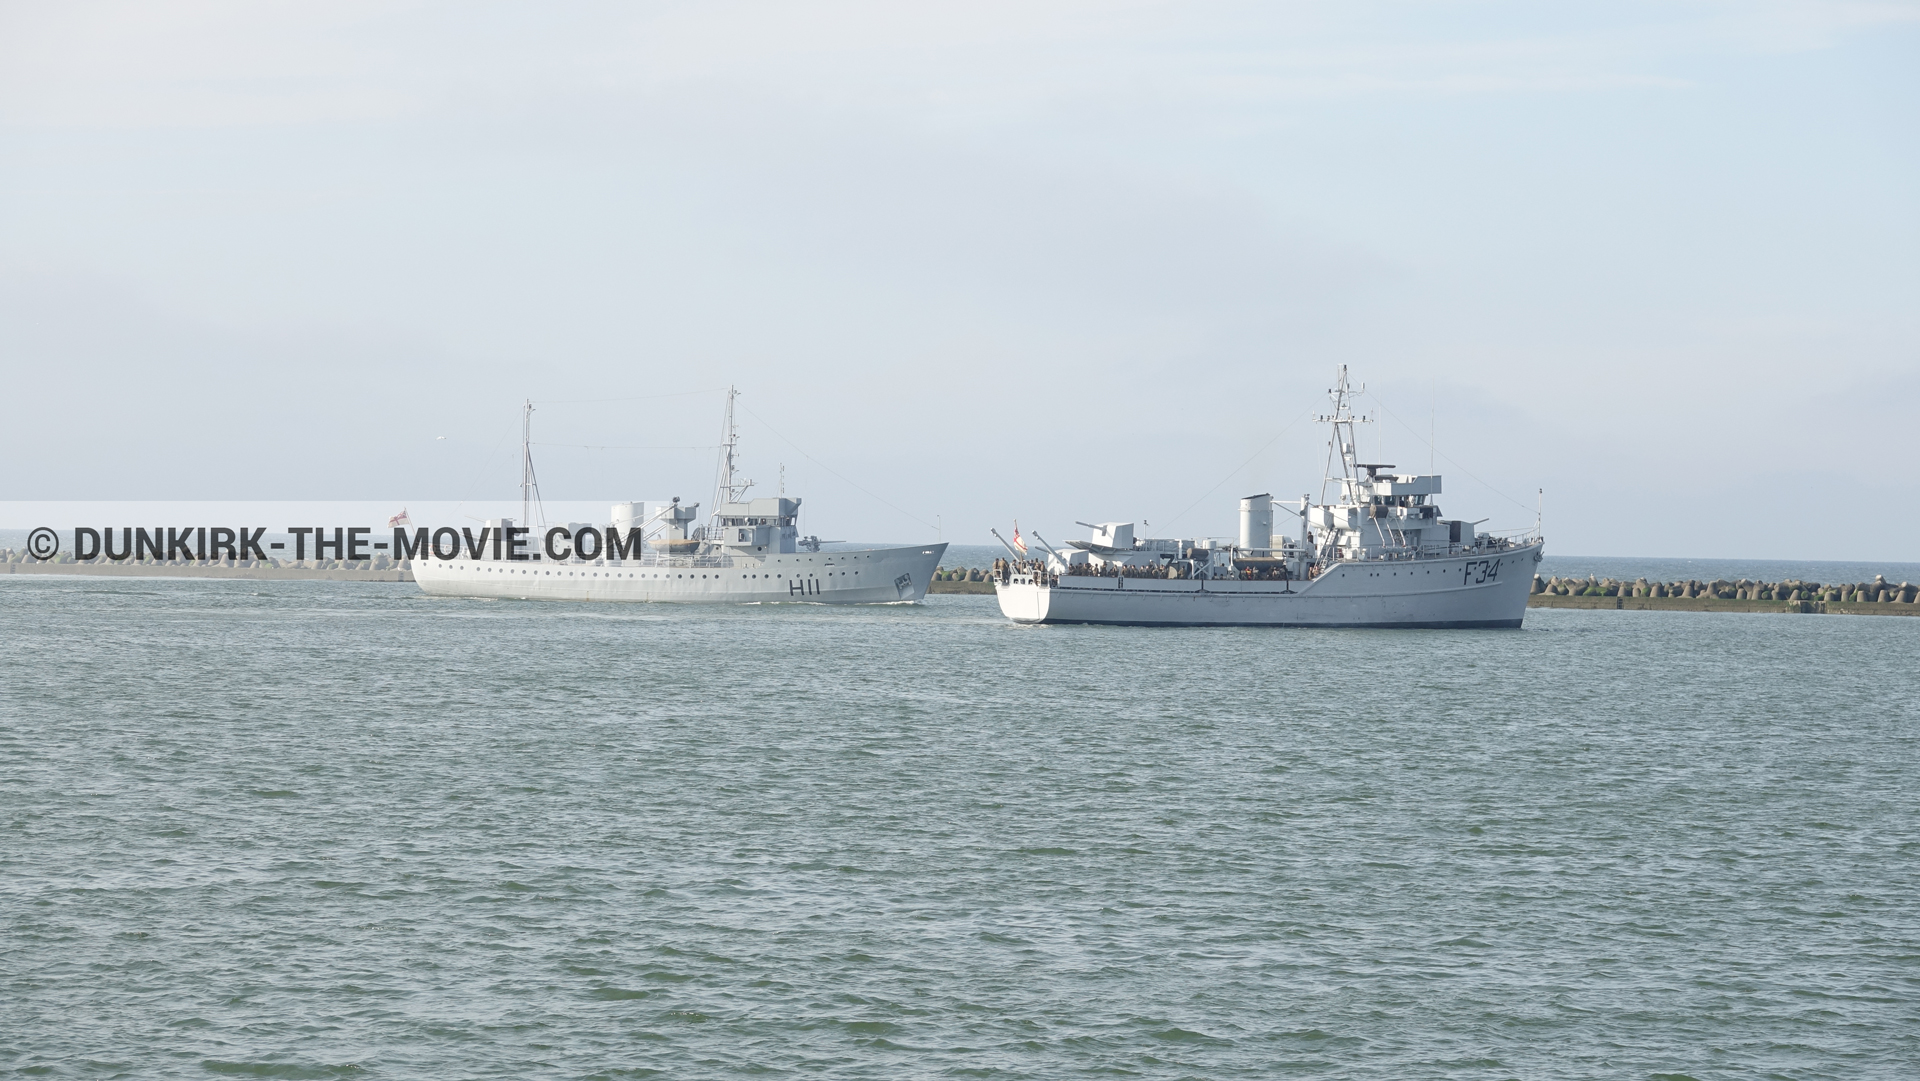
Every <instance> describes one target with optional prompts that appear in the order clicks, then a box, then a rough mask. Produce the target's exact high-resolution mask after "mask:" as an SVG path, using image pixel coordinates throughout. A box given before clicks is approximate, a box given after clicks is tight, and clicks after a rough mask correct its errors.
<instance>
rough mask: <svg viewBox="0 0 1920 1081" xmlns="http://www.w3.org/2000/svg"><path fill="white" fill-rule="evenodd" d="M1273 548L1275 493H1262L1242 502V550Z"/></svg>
mask: <svg viewBox="0 0 1920 1081" xmlns="http://www.w3.org/2000/svg"><path fill="white" fill-rule="evenodd" d="M1272 547H1273V493H1272V492H1261V493H1260V494H1259V495H1250V496H1248V497H1246V498H1245V499H1242V500H1241V501H1240V548H1241V550H1243V551H1244V550H1246V549H1249V548H1262V549H1265V548H1272Z"/></svg>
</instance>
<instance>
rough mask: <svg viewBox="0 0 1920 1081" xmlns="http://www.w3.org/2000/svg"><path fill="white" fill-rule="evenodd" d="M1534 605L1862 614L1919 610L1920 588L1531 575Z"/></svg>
mask: <svg viewBox="0 0 1920 1081" xmlns="http://www.w3.org/2000/svg"><path fill="white" fill-rule="evenodd" d="M1528 606H1529V607H1533V608H1621V609H1634V610H1649V611H1651V610H1663V609H1664V610H1668V611H1692V612H1723V611H1724V612H1737V611H1755V612H1759V611H1764V612H1807V613H1814V612H1836V613H1838V612H1844V613H1849V614H1864V615H1920V589H1916V588H1915V586H1914V585H1913V583H1911V582H1901V583H1899V584H1897V585H1896V584H1894V583H1891V582H1888V581H1887V580H1886V578H1885V577H1884V576H1881V575H1875V576H1874V579H1873V581H1871V582H1809V581H1804V580H1802V579H1798V578H1791V579H1788V580H1786V581H1782V582H1759V581H1755V580H1753V579H1751V578H1742V579H1739V580H1737V581H1734V580H1729V579H1725V578H1716V579H1714V580H1713V581H1711V582H1708V581H1701V580H1699V579H1693V578H1690V579H1687V580H1685V581H1673V582H1652V581H1648V580H1647V579H1645V578H1636V579H1634V580H1633V581H1631V582H1628V581H1623V580H1620V579H1617V578H1595V577H1593V576H1591V575H1589V576H1588V577H1585V578H1539V577H1535V578H1534V580H1533V596H1532V597H1531V598H1530V600H1529V602H1528Z"/></svg>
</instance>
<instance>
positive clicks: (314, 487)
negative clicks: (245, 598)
mask: <svg viewBox="0 0 1920 1081" xmlns="http://www.w3.org/2000/svg"><path fill="white" fill-rule="evenodd" d="M1339 364H1348V365H1351V366H1352V368H1353V370H1354V375H1355V378H1356V380H1364V381H1365V382H1366V383H1367V384H1368V387H1369V391H1370V393H1369V396H1368V398H1366V399H1363V400H1362V402H1363V404H1364V405H1366V406H1367V407H1368V408H1369V409H1379V410H1383V411H1382V412H1381V421H1380V423H1378V424H1376V425H1372V426H1370V427H1369V429H1368V430H1367V431H1366V433H1365V436H1366V438H1367V439H1368V440H1369V442H1368V445H1367V446H1364V447H1363V450H1364V451H1366V453H1367V455H1368V456H1369V457H1370V458H1373V459H1375V460H1385V461H1389V462H1395V463H1397V464H1399V465H1401V466H1403V467H1414V468H1420V469H1425V468H1426V466H1427V464H1428V462H1429V460H1430V459H1431V460H1433V461H1435V463H1436V465H1437V467H1438V468H1439V470H1440V471H1441V472H1443V473H1445V474H1446V477H1447V480H1446V484H1447V492H1448V495H1447V497H1446V498H1445V499H1444V500H1443V505H1444V506H1445V508H1446V509H1447V511H1448V513H1449V514H1457V515H1459V516H1462V517H1466V518H1483V517H1490V518H1492V521H1491V522H1490V523H1488V527H1489V528H1492V527H1518V526H1522V525H1530V524H1531V522H1532V519H1533V507H1534V504H1535V491H1536V489H1540V488H1544V489H1545V490H1546V525H1547V529H1548V538H1549V545H1550V547H1551V548H1553V549H1555V550H1557V551H1559V552H1561V553H1583V554H1618V555H1633V554H1639V555H1701V556H1756V557H1758V556H1772V557H1800V558H1816V559H1817V558H1833V559H1843V558H1852V559H1890V560H1916V559H1920V545H1916V541H1915V539H1914V538H1915V537H1916V536H1920V469H1916V460H1915V459H1916V457H1917V455H1916V447H1920V437H1916V434H1915V433H1916V429H1917V428H1920V3H1909V2H1887V3H1831V4H1820V3H1796V2H1779V3H1735V2H1719V3H1704V2H1703V3H1667V4H1636V3H1607V4H1591V5H1586V6H1584V7H1582V6H1579V5H1567V4H1547V5H1543V4H1538V3H1511V4H1508V3H1441V2H1426V3H1360V2H1352V0H1347V2H1338V3H1333V2H1328V3H1285V2H1274V0H1268V2H1263V3H1257V4H1256V3H1247V4H1234V3H1210V4H1197V3H1147V2H1138V3H1126V2H1106V3H1098V4H1094V3H1051V4H1050V3H1035V2H1031V0H1024V2H1021V3H1007V4H1001V3H992V2H981V0H972V2H968V3H964V4H960V3H955V4H939V3H913V4H902V3H816V4H803V3H698V4H695V3H663V4H635V3H620V4H594V3H573V4H562V3H550V4H511V5H502V4H486V3H473V2H465V3H459V4H452V3H444V4H443V3H395V2H383V3H378V4H360V3H327V4H312V3H301V4H291V3H289V4H278V3H261V2H257V0H255V2H247V3H195V2H188V0H173V2H169V3H166V4H150V3H124V4H116V3H100V4H94V3H59V4H45V3H0V376H3V377H4V384H3V385H4V388H5V389H4V392H0V410H3V411H4V412H3V413H0V417H3V426H0V499H10V500H27V499H33V500H45V499H90V500H100V499H130V500H131V499H142V500H154V499H207V500H210V499H274V500H297V499H337V500H363V499H364V500H392V501H394V502H396V503H403V502H406V501H409V500H413V501H422V502H424V501H427V500H460V499H479V498H507V499H511V498H513V496H514V485H515V484H516V483H517V480H518V463H517V448H516V446H515V441H516V440H517V437H518V425H519V403H520V402H521V400H522V399H524V398H533V399H535V400H536V401H537V402H540V403H542V404H540V406H539V408H538V411H537V413H536V415H535V425H536V439H537V440H540V441H542V442H545V443H551V444H572V445H571V446H543V447H540V448H537V449H538V454H539V464H540V472H541V480H542V483H543V488H544V490H545V492H546V493H547V494H548V495H549V496H552V497H555V498H567V499H590V500H600V501H612V500H614V499H616V498H647V499H652V498H661V497H664V496H666V495H672V494H677V495H682V496H685V497H687V498H688V499H689V500H693V499H700V500H701V501H702V502H705V501H707V496H708V493H709V492H710V490H711V486H712V475H713V468H712V454H711V451H709V450H707V449H704V448H705V447H706V446H708V445H710V444H712V443H713V442H714V441H715V436H716V431H717V429H718V427H719V420H720V407H721V397H720V395H719V394H717V393H714V392H713V391H714V390H715V388H720V387H724V386H725V385H727V384H728V383H734V384H737V385H738V386H739V387H740V388H741V389H742V392H743V398H742V402H743V403H744V405H745V406H746V408H747V410H750V411H743V412H742V414H741V428H742V435H743V437H744V439H745V440H746V446H745V452H746V458H745V462H744V465H745V467H746V469H747V471H748V472H749V474H750V475H752V476H753V477H755V478H756V479H757V480H759V481H760V482H761V487H760V489H758V493H759V494H768V493H770V492H771V491H772V489H773V487H774V486H775V484H776V482H777V478H778V474H779V469H780V466H781V465H782V464H784V465H785V467H786V478H787V490H788V491H789V492H790V493H797V494H801V495H803V496H805V497H806V498H807V501H808V512H809V515H810V519H809V522H808V525H809V529H810V531H813V532H818V533H820V534H822V535H827V536H832V537H835V538H848V539H865V540H896V539H897V540H909V539H911V540H919V539H923V538H928V537H930V536H931V534H932V530H931V529H929V528H928V527H927V525H926V524H923V523H937V524H938V525H940V526H941V527H943V528H944V532H945V536H946V538H947V539H949V540H960V541H965V542H972V543H979V542H984V541H987V540H989V539H990V538H987V537H986V534H985V530H986V527H987V526H988V525H990V524H999V525H1001V526H1002V528H1003V532H1004V526H1005V524H1006V523H1007V522H1009V521H1010V520H1011V519H1013V518H1016V517H1017V518H1019V519H1020V520H1021V523H1022V524H1023V525H1024V526H1028V527H1032V526H1035V525H1037V526H1039V527H1040V528H1041V529H1042V530H1043V531H1045V532H1046V533H1047V534H1048V535H1049V536H1050V537H1051V539H1053V540H1054V541H1056V542H1058V541H1061V540H1063V539H1064V538H1065V536H1067V535H1077V534H1079V533H1080V532H1081V531H1080V530H1079V529H1078V528H1077V527H1075V526H1073V525H1072V524H1071V523H1072V522H1073V521H1074V520H1076V519H1078V520H1084V521H1096V520H1106V519H1120V520H1125V519H1134V520H1139V519H1141V518H1145V519H1147V520H1149V521H1150V522H1152V528H1151V529H1149V530H1147V531H1146V532H1149V533H1153V534H1165V533H1169V532H1171V533H1175V534H1180V535H1190V534H1194V533H1227V532H1230V531H1231V530H1232V528H1233V521H1234V509H1235V500H1236V498H1237V497H1238V496H1240V495H1243V494H1246V493H1249V492H1254V491H1259V490H1262V489H1271V490H1273V491H1275V492H1277V493H1281V494H1297V493H1299V492H1302V491H1315V492H1317V491H1318V479H1319V476H1320V469H1321V463H1322V454H1323V440H1324V435H1323V433H1322V432H1321V431H1320V430H1318V429H1316V428H1315V426H1314V425H1313V424H1312V423H1311V422H1310V420H1308V419H1305V418H1306V416H1307V415H1308V414H1310V413H1312V412H1315V411H1317V410H1319V409H1320V408H1321V407H1322V406H1323V405H1324V396H1323V392H1324V390H1325V388H1326V387H1327V386H1328V385H1329V382H1330V379H1331V376H1332V372H1333V369H1334V367H1335V366H1336V365H1339ZM686 392H699V393H686ZM648 395H660V396H661V397H641V396H648ZM615 398H624V399H636V400H627V401H589V399H615ZM1430 431H1431V432H1433V433H1435V434H1437V437H1438V439H1437V446H1438V454H1439V455H1440V457H1433V455H1432V452H1431V451H1430V450H1429V449H1428V446H1427V443H1426V437H1427V434H1428V433H1429V432H1430ZM592 448H613V449H592ZM627 448H670V449H627ZM1242 463H1247V464H1246V465H1245V467H1244V468H1243V469H1241V470H1240V471H1239V472H1238V473H1235V472H1233V471H1234V470H1235V468H1236V467H1238V466H1241V464H1242ZM1216 485H1218V487H1217V489H1216V490H1215V491H1213V493H1212V494H1211V495H1210V496H1207V497H1206V498H1204V499H1202V496H1203V495H1204V494H1205V493H1206V492H1207V491H1208V489H1210V488H1215V486H1216ZM861 489H865V490H866V491H865V492H863V491H861ZM869 493H871V494H869ZM1196 501H1199V502H1198V505H1195V502H1196ZM1189 507H1191V508H1192V509H1191V510H1188V509H1187V508H1189ZM1183 511H1184V512H1185V513H1184V515H1182V512H1183ZM26 524H33V523H13V522H4V523H0V525H26Z"/></svg>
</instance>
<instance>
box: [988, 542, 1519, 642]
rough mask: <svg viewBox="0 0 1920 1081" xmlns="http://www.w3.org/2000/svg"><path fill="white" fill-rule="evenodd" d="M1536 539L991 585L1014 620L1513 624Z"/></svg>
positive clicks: (1248, 624)
mask: <svg viewBox="0 0 1920 1081" xmlns="http://www.w3.org/2000/svg"><path fill="white" fill-rule="evenodd" d="M1542 550H1543V546H1542V545H1541V544H1539V543H1535V544H1531V545H1525V546H1522V547H1516V548H1508V549H1505V550H1501V551H1494V552H1483V553H1468V554H1461V555H1449V556H1436V557H1431V558H1422V559H1396V560H1355V561H1350V562H1336V563H1333V564H1331V565H1329V566H1328V567H1327V568H1326V570H1325V571H1324V572H1322V573H1321V574H1320V575H1319V576H1318V577H1316V578H1314V579H1313V580H1311V581H1301V582H1272V581H1243V580H1239V579H1224V580H1222V579H1214V580H1207V579H1194V578H1185V579H1164V578H1108V577H1096V576H1076V575H1061V576H1058V577H1053V578H1051V579H1050V582H1051V584H1047V585H1041V584H1036V583H1035V582H1033V581H1032V580H1030V579H1027V578H1023V577H1022V576H1020V575H1018V574H1016V575H1014V576H1013V577H1012V580H1011V581H1002V582H999V583H997V584H996V586H995V591H996V592H997V593H998V594H999V597H1000V611H1001V612H1002V613H1003V614H1004V615H1006V617H1007V618H1008V619H1011V620H1013V621H1014V622H1016V623H1107V624H1121V625H1128V626H1170V627H1206V626H1241V627H1406V628H1415V627H1422V628H1425V627H1518V626H1520V621H1521V618H1522V617H1523V616H1525V614H1526V609H1527V595H1528V593H1529V592H1530V591H1531V587H1532V583H1533V570H1534V565H1535V564H1537V563H1539V561H1540V558H1541V552H1542Z"/></svg>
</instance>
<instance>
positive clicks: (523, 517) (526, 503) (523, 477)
mask: <svg viewBox="0 0 1920 1081" xmlns="http://www.w3.org/2000/svg"><path fill="white" fill-rule="evenodd" d="M539 502H540V481H539V480H538V479H537V478H535V477H534V475H533V399H532V398H528V399H527V401H526V404H525V405H524V406H522V407H521V409H520V524H521V525H522V526H524V527H526V528H528V529H531V528H533V520H532V518H531V515H532V514H533V508H534V506H535V505H536V504H538V503H539ZM540 517H541V518H542V520H543V521H542V524H545V522H544V519H545V518H546V515H545V514H544V513H543V514H541V516H540Z"/></svg>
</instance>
